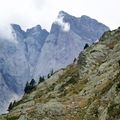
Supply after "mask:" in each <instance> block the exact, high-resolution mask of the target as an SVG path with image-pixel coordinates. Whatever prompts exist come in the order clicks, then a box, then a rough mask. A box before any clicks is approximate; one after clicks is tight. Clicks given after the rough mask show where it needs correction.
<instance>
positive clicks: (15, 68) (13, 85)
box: [0, 24, 48, 113]
mask: <svg viewBox="0 0 120 120" xmlns="http://www.w3.org/2000/svg"><path fill="white" fill-rule="evenodd" d="M12 28H13V29H12V33H13V37H14V40H11V41H10V40H6V39H3V38H0V76H1V78H0V113H2V112H3V111H4V112H5V110H6V109H7V107H8V104H9V101H11V100H12V101H13V100H15V99H17V98H18V97H19V96H20V95H22V94H23V89H24V86H25V84H26V81H29V80H31V78H32V77H33V69H34V67H35V66H36V61H37V57H38V55H39V54H40V51H41V47H42V46H43V44H44V41H45V38H46V37H47V35H48V32H47V31H45V30H42V29H41V27H40V26H36V27H34V28H31V29H29V30H27V32H24V31H23V30H22V29H21V28H20V26H19V25H16V24H12ZM30 32H32V33H30Z"/></svg>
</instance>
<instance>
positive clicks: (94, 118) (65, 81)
mask: <svg viewBox="0 0 120 120" xmlns="http://www.w3.org/2000/svg"><path fill="white" fill-rule="evenodd" d="M119 55H120V28H118V29H116V30H113V31H108V32H106V33H105V34H104V35H103V36H102V37H101V38H100V41H99V42H98V43H94V44H92V45H91V46H90V47H89V48H87V49H85V50H84V51H82V52H81V53H80V54H79V57H78V59H77V62H76V63H73V64H70V65H69V66H67V67H66V68H65V69H60V70H59V71H58V72H56V73H54V74H53V76H51V77H50V78H49V79H47V80H46V81H44V82H43V83H41V84H39V85H38V86H37V88H36V90H34V91H33V92H32V93H30V94H26V95H25V96H24V97H23V98H22V99H21V100H20V101H18V102H17V103H16V105H15V106H14V108H13V109H12V110H11V111H10V113H9V114H6V115H3V116H1V117H0V120H119V119H120V56H119Z"/></svg>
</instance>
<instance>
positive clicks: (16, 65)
mask: <svg viewBox="0 0 120 120" xmlns="http://www.w3.org/2000/svg"><path fill="white" fill-rule="evenodd" d="M11 27H12V38H11V40H8V39H4V38H3V37H0V113H3V112H4V111H5V110H6V109H7V107H8V104H9V102H10V101H13V99H17V98H19V97H20V96H21V95H23V90H24V86H25V84H26V82H27V81H30V80H31V79H32V78H35V79H36V80H37V81H38V78H39V76H43V75H45V76H46V75H47V74H49V73H50V72H51V71H56V70H58V69H60V68H64V67H66V66H67V65H68V64H70V63H72V62H73V60H74V59H75V58H77V57H78V55H79V53H80V51H82V50H83V48H84V46H85V44H86V43H88V44H92V43H93V42H95V41H96V40H97V39H99V38H100V36H101V35H102V34H103V33H104V32H105V31H108V30H109V28H108V27H107V26H105V25H103V24H102V23H99V22H98V21H96V20H94V19H92V18H90V17H88V16H85V15H84V16H81V17H80V18H76V17H74V16H71V15H69V14H68V13H66V12H64V11H61V12H60V13H59V15H58V17H57V20H56V21H55V22H54V23H53V24H52V27H51V31H50V33H48V32H47V31H46V30H45V29H42V28H41V26H40V25H37V26H35V27H33V28H29V29H27V30H26V31H23V30H22V29H21V27H20V26H19V25H17V24H11ZM6 34H7V33H6Z"/></svg>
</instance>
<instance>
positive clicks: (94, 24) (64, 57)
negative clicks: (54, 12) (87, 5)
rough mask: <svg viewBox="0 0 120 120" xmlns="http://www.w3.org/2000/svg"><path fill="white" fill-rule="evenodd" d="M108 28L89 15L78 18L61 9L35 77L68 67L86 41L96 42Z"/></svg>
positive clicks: (39, 61) (44, 48)
mask: <svg viewBox="0 0 120 120" xmlns="http://www.w3.org/2000/svg"><path fill="white" fill-rule="evenodd" d="M108 30H109V28H108V27H107V26H105V25H103V24H102V23H99V22H98V21H96V20H95V19H92V18H90V17H88V16H85V15H83V16H81V17H80V18H77V17H74V16H71V15H69V14H68V13H66V12H64V11H60V12H59V15H58V17H57V20H56V21H55V22H54V23H53V24H52V27H51V31H50V34H49V35H48V37H47V39H46V41H45V44H44V46H43V48H42V50H41V51H42V52H41V54H40V56H39V58H38V59H39V60H38V65H37V68H36V72H35V78H37V77H38V76H39V75H46V74H48V73H50V72H51V71H52V70H54V71H56V70H58V69H60V68H64V67H66V66H67V65H68V64H70V63H72V62H73V60H74V59H75V58H76V57H78V55H79V53H80V51H82V50H83V48H84V46H85V44H86V43H88V44H91V43H93V42H95V41H96V40H97V39H99V38H100V37H101V35H102V34H103V33H104V32H105V31H108Z"/></svg>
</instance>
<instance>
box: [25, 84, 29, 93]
mask: <svg viewBox="0 0 120 120" xmlns="http://www.w3.org/2000/svg"><path fill="white" fill-rule="evenodd" d="M29 87H30V84H29V82H27V83H26V85H25V89H24V92H25V93H29Z"/></svg>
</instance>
